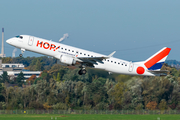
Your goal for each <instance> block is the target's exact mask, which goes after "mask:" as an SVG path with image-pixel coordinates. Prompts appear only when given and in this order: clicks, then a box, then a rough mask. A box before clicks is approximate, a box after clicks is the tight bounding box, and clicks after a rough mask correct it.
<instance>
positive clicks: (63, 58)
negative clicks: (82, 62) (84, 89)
mask: <svg viewBox="0 0 180 120" xmlns="http://www.w3.org/2000/svg"><path fill="white" fill-rule="evenodd" d="M60 62H61V63H64V64H67V65H75V64H76V60H74V58H72V57H70V56H65V55H62V56H61V57H60Z"/></svg>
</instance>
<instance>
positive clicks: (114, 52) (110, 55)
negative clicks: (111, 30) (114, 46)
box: [108, 51, 116, 57]
mask: <svg viewBox="0 0 180 120" xmlns="http://www.w3.org/2000/svg"><path fill="white" fill-rule="evenodd" d="M115 52H116V51H114V52H112V53H111V54H110V55H108V57H112V56H113V55H114V53H115Z"/></svg>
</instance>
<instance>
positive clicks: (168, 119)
mask: <svg viewBox="0 0 180 120" xmlns="http://www.w3.org/2000/svg"><path fill="white" fill-rule="evenodd" d="M0 120H180V115H94V114H93V115H90V114H86V115H85V114H83V115H80V114H76V115H72V114H66V115H60V114H52V115H51V114H44V115H43V114H41V115H20V114H19V115H9V114H4V115H0Z"/></svg>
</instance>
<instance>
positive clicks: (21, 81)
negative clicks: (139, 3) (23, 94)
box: [16, 71, 25, 87]
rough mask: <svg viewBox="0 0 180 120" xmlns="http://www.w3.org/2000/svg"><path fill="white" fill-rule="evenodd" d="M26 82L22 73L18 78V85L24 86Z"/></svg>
mask: <svg viewBox="0 0 180 120" xmlns="http://www.w3.org/2000/svg"><path fill="white" fill-rule="evenodd" d="M24 80H25V77H24V74H23V72H22V71H21V72H20V73H19V75H18V76H17V78H16V83H17V84H18V86H19V87H21V86H22V84H23V83H24Z"/></svg>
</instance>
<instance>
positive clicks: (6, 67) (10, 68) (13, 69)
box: [0, 60, 42, 79]
mask: <svg viewBox="0 0 180 120" xmlns="http://www.w3.org/2000/svg"><path fill="white" fill-rule="evenodd" d="M3 71H7V74H8V75H9V76H10V78H11V79H12V78H15V77H17V76H18V75H19V73H20V72H21V71H22V73H23V74H24V77H25V78H26V79H28V78H30V77H31V76H32V75H36V77H37V78H38V77H39V75H40V74H41V72H42V71H29V70H25V69H24V65H23V64H17V63H2V60H0V75H2V74H3Z"/></svg>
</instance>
